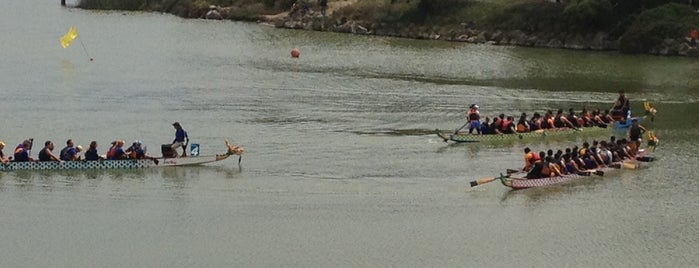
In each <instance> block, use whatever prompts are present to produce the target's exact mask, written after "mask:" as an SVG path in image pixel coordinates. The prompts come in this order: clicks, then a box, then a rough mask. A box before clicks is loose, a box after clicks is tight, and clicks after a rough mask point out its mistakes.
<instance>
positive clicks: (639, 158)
mask: <svg viewBox="0 0 699 268" xmlns="http://www.w3.org/2000/svg"><path fill="white" fill-rule="evenodd" d="M636 160H638V161H641V162H653V161H655V157H652V156H642V157H636Z"/></svg>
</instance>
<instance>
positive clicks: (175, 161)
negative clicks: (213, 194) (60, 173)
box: [0, 140, 245, 171]
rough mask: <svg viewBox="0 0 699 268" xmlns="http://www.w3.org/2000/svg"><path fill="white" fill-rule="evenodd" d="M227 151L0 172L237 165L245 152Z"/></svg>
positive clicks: (45, 164) (38, 164)
mask: <svg viewBox="0 0 699 268" xmlns="http://www.w3.org/2000/svg"><path fill="white" fill-rule="evenodd" d="M225 143H226V147H228V150H227V151H226V153H223V154H217V155H209V156H188V157H174V158H164V157H157V158H151V159H123V160H96V161H64V162H57V161H32V162H8V163H6V164H0V171H17V170H63V169H135V168H150V167H174V166H191V165H202V164H206V163H212V162H216V161H221V160H224V159H226V158H228V157H229V156H231V155H238V156H239V157H238V163H240V160H241V159H242V154H243V152H244V151H245V150H244V149H243V147H240V146H236V145H233V144H230V143H229V142H228V140H226V141H225Z"/></svg>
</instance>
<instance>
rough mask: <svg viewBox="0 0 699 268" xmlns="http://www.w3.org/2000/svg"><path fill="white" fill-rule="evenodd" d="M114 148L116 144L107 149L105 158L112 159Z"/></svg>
mask: <svg viewBox="0 0 699 268" xmlns="http://www.w3.org/2000/svg"><path fill="white" fill-rule="evenodd" d="M116 148H117V147H116V146H112V147H111V148H109V151H107V159H112V158H113V157H114V155H116Z"/></svg>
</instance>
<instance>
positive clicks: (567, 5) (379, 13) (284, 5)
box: [79, 0, 699, 53]
mask: <svg viewBox="0 0 699 268" xmlns="http://www.w3.org/2000/svg"><path fill="white" fill-rule="evenodd" d="M339 1H349V0H335V1H334V0H330V2H339ZM294 2H295V0H120V1H113V0H81V1H80V4H79V7H81V8H86V9H119V10H147V11H158V12H167V13H173V14H176V15H179V16H183V17H192V18H195V17H203V15H204V14H205V13H206V12H207V11H208V10H209V6H210V5H216V6H220V7H226V10H225V12H226V13H225V16H224V17H225V18H226V19H234V20H256V19H257V18H259V16H260V15H263V14H264V15H267V14H276V13H280V12H282V11H288V9H289V7H290V6H291V5H292V3H294ZM305 2H306V3H309V4H311V5H315V4H316V2H317V0H305ZM350 2H351V3H352V4H351V5H347V6H344V7H342V8H340V9H338V10H336V11H335V12H334V14H333V18H334V19H335V21H347V20H354V21H362V22H364V23H367V24H369V25H375V26H376V25H383V26H388V27H393V28H398V29H401V28H405V27H410V26H418V27H433V29H434V28H442V29H451V30H450V31H451V32H452V33H453V32H455V29H459V27H461V26H463V25H468V26H470V27H471V28H475V29H479V30H486V31H495V30H500V31H503V32H506V31H513V30H519V31H522V32H523V33H525V34H532V35H537V34H544V35H547V36H566V35H570V34H578V35H581V36H590V35H594V34H596V33H599V32H603V33H606V34H608V35H609V39H610V40H618V43H619V49H620V50H621V51H622V52H626V53H645V52H648V51H649V50H652V49H656V48H658V47H659V45H661V44H662V43H663V42H667V41H666V39H674V40H680V39H682V38H683V37H685V36H686V35H687V34H688V33H689V31H690V30H691V29H694V28H699V14H697V12H696V11H695V10H696V9H697V8H696V7H693V6H692V5H691V4H692V3H693V2H697V3H696V4H697V5H699V0H694V1H692V0H561V2H562V3H556V1H555V0H550V1H549V0H355V1H350ZM461 28H463V27H461Z"/></svg>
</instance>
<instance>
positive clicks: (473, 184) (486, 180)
mask: <svg viewBox="0 0 699 268" xmlns="http://www.w3.org/2000/svg"><path fill="white" fill-rule="evenodd" d="M520 171H521V170H518V169H509V168H508V169H507V175H505V177H506V178H509V177H510V174H512V173H517V172H520ZM499 178H500V176H497V177H490V178H482V179H477V180H474V181H471V182H469V185H471V187H476V186H478V185H483V184H486V183H489V182H492V181H494V180H497V179H499Z"/></svg>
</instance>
